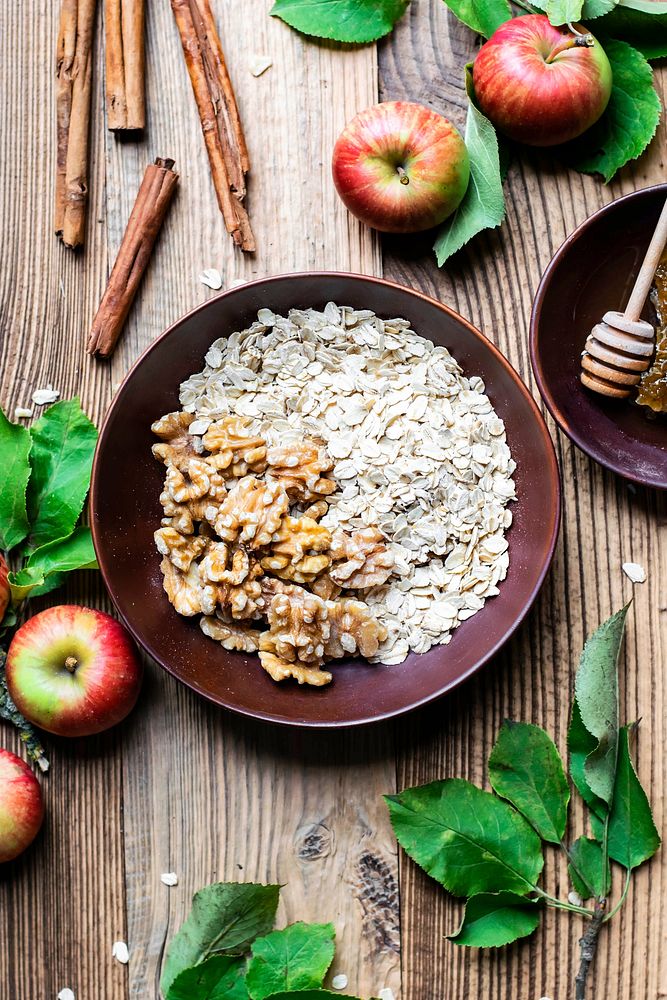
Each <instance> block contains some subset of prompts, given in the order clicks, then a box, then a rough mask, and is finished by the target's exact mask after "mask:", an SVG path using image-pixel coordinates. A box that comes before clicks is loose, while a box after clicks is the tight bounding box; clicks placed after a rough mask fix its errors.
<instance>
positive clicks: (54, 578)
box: [0, 399, 97, 605]
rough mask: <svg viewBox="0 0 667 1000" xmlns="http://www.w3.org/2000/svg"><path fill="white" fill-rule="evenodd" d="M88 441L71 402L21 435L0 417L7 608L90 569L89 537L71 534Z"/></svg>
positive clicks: (90, 427)
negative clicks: (8, 559) (8, 557)
mask: <svg viewBox="0 0 667 1000" xmlns="http://www.w3.org/2000/svg"><path fill="white" fill-rule="evenodd" d="M96 441H97V430H96V429H95V426H94V424H92V423H91V421H90V420H89V419H88V417H87V416H86V415H85V413H84V412H83V411H82V409H81V406H80V403H79V400H78V399H71V400H62V401H61V402H59V403H56V404H55V405H54V406H51V407H49V409H48V410H47V411H46V412H45V413H44V415H43V416H42V417H41V418H40V419H39V420H38V421H36V423H34V424H33V426H32V427H30V428H29V429H28V428H27V427H24V426H22V425H20V424H13V423H11V422H10V421H9V420H8V419H7V417H6V416H5V414H4V413H3V412H2V410H0V465H1V466H2V468H3V470H4V476H3V478H2V482H0V549H3V550H5V551H7V552H10V554H12V555H13V557H14V560H15V561H16V562H17V563H19V564H20V568H19V569H17V570H15V571H14V572H13V573H11V574H10V576H9V582H10V586H11V590H12V599H13V603H14V604H15V605H16V604H18V603H20V602H21V601H23V600H25V598H27V597H29V596H30V595H33V596H37V595H39V594H46V593H49V591H51V590H53V589H55V587H57V586H60V584H61V583H62V582H63V579H64V575H65V574H66V573H69V572H71V571H72V570H76V569H92V568H95V567H96V566H97V563H96V561H95V553H94V550H93V545H92V540H91V536H90V529H89V528H87V527H82V526H80V525H79V526H77V523H78V520H79V517H80V515H81V512H82V510H83V505H84V503H85V500H86V496H87V494H88V488H89V486H90V472H91V467H92V461H93V452H94V450H95V444H96Z"/></svg>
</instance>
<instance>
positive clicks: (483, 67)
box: [473, 14, 611, 146]
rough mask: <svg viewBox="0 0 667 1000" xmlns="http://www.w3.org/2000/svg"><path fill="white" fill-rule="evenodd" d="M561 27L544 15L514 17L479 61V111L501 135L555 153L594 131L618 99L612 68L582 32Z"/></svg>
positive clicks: (485, 47)
mask: <svg viewBox="0 0 667 1000" xmlns="http://www.w3.org/2000/svg"><path fill="white" fill-rule="evenodd" d="M575 28H576V31H577V32H581V34H576V33H575V32H573V31H571V30H570V28H568V27H560V28H554V26H553V25H552V24H550V23H549V19H548V18H547V17H544V15H543V14H527V15H526V16H525V17H515V18H512V19H511V20H509V21H506V22H505V23H504V24H501V25H500V27H499V28H498V29H497V30H496V31H495V32H494V34H493V35H492V36H491V38H490V39H489V40H488V42H486V43H485V44H484V45H483V46H482V47H481V49H480V50H479V54H478V56H477V58H476V59H475V63H474V66H473V84H474V87H475V98H476V101H477V104H478V106H479V108H480V110H481V111H482V112H483V113H484V114H485V115H486V117H487V118H489V120H490V121H492V122H493V124H494V125H496V126H497V127H498V128H499V129H500V131H501V132H504V133H505V135H507V136H509V137H510V139H514V140H516V142H524V143H527V144H528V145H529V146H555V145H557V144H558V143H561V142H568V141H569V140H570V139H575V138H576V137H577V136H578V135H581V133H582V132H585V131H586V129H587V128H590V127H591V125H593V124H594V123H595V122H596V121H597V120H598V118H599V117H600V115H601V114H602V113H603V111H604V109H605V108H606V107H607V103H608V101H609V96H610V94H611V66H610V65H609V60H608V59H607V56H606V54H605V51H604V49H603V48H602V46H601V45H600V43H599V42H598V41H597V40H596V39H595V38H593V36H592V35H591V34H589V33H588V32H586V31H585V29H584V28H582V27H581V26H580V25H575Z"/></svg>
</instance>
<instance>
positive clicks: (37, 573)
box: [9, 525, 97, 603]
mask: <svg viewBox="0 0 667 1000" xmlns="http://www.w3.org/2000/svg"><path fill="white" fill-rule="evenodd" d="M96 568H97V560H96V558H95V549H94V548H93V540H92V537H91V534H90V528H87V527H84V526H83V525H79V527H78V528H75V529H74V531H73V532H72V534H71V535H68V536H67V538H59V539H58V540H57V541H55V542H48V543H47V544H46V545H42V546H41V547H40V548H38V549H35V551H34V552H33V553H32V555H31V556H30V558H29V559H28V562H27V564H26V565H25V566H24V568H23V569H21V570H19V571H18V573H10V574H9V586H10V588H11V591H12V600H13V601H14V602H15V603H19V602H20V601H24V600H25V599H26V598H27V597H30V596H37V595H38V594H48V593H50V591H51V590H54V589H55V588H56V587H58V586H60V584H61V583H62V582H63V574H64V573H70V572H72V571H73V570H75V569H96Z"/></svg>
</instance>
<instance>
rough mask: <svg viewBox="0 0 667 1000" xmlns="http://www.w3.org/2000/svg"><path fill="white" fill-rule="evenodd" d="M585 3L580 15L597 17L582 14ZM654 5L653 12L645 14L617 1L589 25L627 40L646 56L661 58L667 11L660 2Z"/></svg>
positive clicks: (666, 46)
mask: <svg viewBox="0 0 667 1000" xmlns="http://www.w3.org/2000/svg"><path fill="white" fill-rule="evenodd" d="M588 2H590V0H587V4H588ZM587 4H586V5H584V17H598V16H599V15H597V14H593V13H588V14H587V13H586V11H587ZM655 7H656V11H655V13H646V12H645V11H641V10H636V9H634V8H631V7H628V6H626V5H625V4H623V3H619V4H618V5H617V6H612V7H611V9H610V11H609V13H606V14H605V16H604V17H603V18H601V19H600V20H598V21H596V22H595V24H594V25H591V26H590V27H591V28H592V29H593V30H594V31H601V32H604V34H605V35H609V36H610V37H611V38H620V39H622V40H623V41H624V42H628V44H630V45H632V46H633V47H634V48H635V49H638V50H639V52H641V53H642V55H643V56H644V58H646V59H661V58H662V57H663V56H667V13H665V12H664V11H663V7H664V4H658V3H656V4H655ZM657 8H659V9H657Z"/></svg>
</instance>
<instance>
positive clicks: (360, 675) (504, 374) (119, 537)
mask: <svg viewBox="0 0 667 1000" xmlns="http://www.w3.org/2000/svg"><path fill="white" fill-rule="evenodd" d="M328 301H334V302H337V303H339V304H341V305H342V304H345V305H347V304H349V305H352V306H354V307H356V308H368V309H372V310H373V311H374V312H376V313H377V314H378V315H380V316H385V317H392V316H404V317H405V318H406V319H408V320H410V322H411V323H412V326H413V328H414V330H415V331H416V332H417V333H419V334H421V335H423V336H424V337H427V338H429V339H431V340H433V341H434V342H435V343H436V344H442V345H444V346H445V347H447V348H449V349H450V350H451V352H452V354H453V355H454V357H455V358H456V359H457V360H458V361H459V362H460V364H461V365H462V367H463V369H464V371H465V372H466V373H468V374H471V375H472V374H478V375H481V376H482V378H483V379H484V381H485V383H486V386H487V391H488V394H489V396H490V398H491V401H492V403H493V405H494V407H495V409H496V411H497V413H498V414H499V416H500V417H502V419H503V420H504V421H505V425H506V430H507V439H508V443H509V446H510V448H511V450H512V454H513V457H514V459H515V461H516V463H517V471H516V473H515V482H516V489H517V494H518V498H519V499H518V500H517V501H516V502H515V503H513V504H512V505H511V506H512V512H513V515H514V524H513V526H512V528H511V529H510V531H509V534H508V539H509V545H510V548H509V552H510V566H509V573H508V576H507V579H506V580H505V581H504V583H502V584H501V585H500V594H499V596H497V597H494V598H492V599H490V600H489V601H488V602H487V603H486V605H485V607H484V608H483V609H482V610H481V611H480V612H478V613H477V614H476V615H475V616H474V617H473V618H471V619H470V620H469V621H467V622H464V623H463V624H462V625H461V626H460V627H459V628H458V629H456V631H455V632H454V634H453V637H452V641H451V642H450V643H449V645H447V646H434V647H433V648H432V649H431V650H429V652H427V653H424V654H422V655H416V654H412V655H410V656H409V657H408V659H407V660H406V661H405V662H404V663H402V664H400V665H399V666H372V665H370V664H368V663H365V662H362V661H358V660H356V661H353V660H349V661H338V662H337V664H336V667H335V671H334V680H333V683H332V684H331V685H330V686H329V687H327V688H318V689H313V688H305V687H298V686H297V685H296V684H294V683H293V682H291V681H288V682H284V683H282V684H276V683H275V682H274V681H272V680H271V679H270V677H269V676H268V675H267V674H266V673H265V672H264V671H263V670H262V669H261V667H260V665H259V662H258V660H257V657H256V656H253V655H251V656H248V655H243V654H240V653H230V652H226V651H225V650H224V649H222V647H220V646H219V645H218V644H216V643H214V642H212V641H211V640H210V639H208V638H207V637H206V636H204V635H203V634H202V632H201V630H200V628H199V626H198V624H197V622H196V621H193V620H192V619H186V618H183V617H181V616H180V615H178V614H177V613H176V611H175V610H174V608H173V607H172V606H171V605H170V604H169V602H168V600H167V598H166V596H165V594H164V591H163V589H162V575H161V573H160V569H159V564H160V557H159V555H158V553H157V552H156V550H155V545H154V542H153V531H154V530H155V528H156V527H157V526H158V525H159V524H160V518H161V516H162V510H161V507H160V503H159V494H160V491H161V489H162V480H163V478H164V470H163V469H162V467H161V466H160V465H159V464H158V463H157V462H156V461H155V460H154V459H153V456H152V454H151V445H152V444H153V442H154V438H153V435H152V434H151V430H150V426H151V423H152V422H153V421H154V420H156V419H157V418H158V417H160V416H161V415H162V414H163V413H166V412H168V411H169V410H175V409H177V408H178V405H179V404H178V391H179V386H180V383H181V382H182V381H183V380H184V379H185V378H187V377H188V376H189V375H191V374H192V373H193V372H197V371H199V370H200V369H201V368H202V364H203V357H204V354H205V353H206V351H207V350H208V348H209V346H210V344H211V343H212V342H213V341H214V340H215V339H216V338H218V337H220V336H225V335H229V334H231V333H232V332H233V331H235V330H241V329H243V328H244V327H246V326H248V325H249V324H250V323H251V322H252V320H253V319H254V318H255V316H256V313H257V310H258V309H259V308H261V307H265V306H266V307H269V308H271V309H273V310H275V311H276V312H286V311H287V310H289V309H290V308H294V307H301V308H306V307H309V306H313V307H315V308H323V307H324V305H325V304H326V303H327V302H328ZM559 520H560V482H559V477H558V468H557V465H556V456H555V453H554V448H553V444H552V442H551V439H550V437H549V433H548V431H547V428H546V425H545V423H544V421H543V419H542V417H541V415H540V413H539V411H538V409H537V407H536V406H535V403H534V401H533V399H532V398H531V396H530V394H529V393H528V390H527V389H526V387H525V386H524V385H523V383H522V382H521V380H520V379H519V377H518V375H517V374H516V372H515V371H514V370H513V369H512V368H511V367H510V365H509V364H508V362H507V361H506V360H505V358H504V357H503V356H502V354H500V353H499V351H498V350H497V349H496V348H495V347H494V346H493V344H491V343H490V342H489V341H488V340H487V339H486V338H485V337H483V336H482V334H481V333H479V332H478V331H477V330H475V328H474V327H472V326H471V325H470V324H469V323H467V322H466V321H465V320H464V319H462V318H461V317H460V316H458V315H457V314H456V313H454V312H452V310H451V309H448V308H447V306H444V305H442V304H441V303H439V302H436V301H435V300H433V299H430V298H428V297H427V296H425V295H421V294H419V293H417V292H413V291H410V290H409V289H407V288H402V287H400V286H399V285H395V284H392V283H390V282H387V281H381V280H379V279H375V278H367V277H363V276H361V275H354V274H338V273H310V274H288V275H283V276H280V277H276V278H268V279H266V280H261V281H254V282H250V283H248V284H246V285H243V286H241V287H239V288H234V289H233V290H230V291H228V292H225V293H223V294H221V295H218V296H217V297H216V298H213V299H210V300H209V301H208V302H206V303H205V304H204V305H201V306H199V307H198V308H197V309H195V310H193V311H192V312H191V313H189V314H188V315H187V316H185V317H183V318H182V319H180V320H179V321H178V322H177V323H175V324H174V325H173V326H172V327H170V328H169V329H168V330H167V331H166V332H165V333H163V334H162V336H161V337H159V338H158V339H157V340H156V341H155V342H154V343H153V344H151V346H150V347H149V348H148V350H147V351H145V353H144V354H143V355H142V356H141V358H139V360H138V361H137V363H136V364H135V366H134V368H132V370H131V371H130V373H129V375H128V376H127V378H126V379H125V381H124V382H123V384H122V386H121V388H120V390H119V391H118V393H117V394H116V396H115V398H114V400H113V403H112V404H111V407H110V409H109V412H108V413H107V416H106V420H105V422H104V426H103V428H102V431H101V434H100V440H99V444H98V447H97V452H96V455H95V462H94V468H93V477H92V488H91V522H92V530H93V539H94V542H95V549H96V552H97V557H98V560H99V564H100V569H101V571H102V575H103V577H104V582H105V583H106V586H107V588H108V590H109V593H110V595H111V597H112V599H113V601H114V604H115V605H116V608H117V609H118V612H119V613H120V615H121V617H122V618H123V619H124V621H125V622H126V623H127V625H128V627H129V628H130V630H131V631H132V633H133V634H134V636H135V638H136V639H137V640H138V642H139V643H141V645H142V646H143V647H144V648H145V649H146V651H147V652H148V653H149V654H150V655H151V656H152V657H153V658H154V659H155V660H157V662H158V663H159V664H161V666H163V667H164V668H165V670H168V671H169V673H171V674H173V675H174V676H175V677H177V678H178V679H179V680H180V681H182V682H183V683H184V684H187V685H188V686H189V687H191V688H192V689H193V690H194V691H197V692H198V693H199V694H202V695H204V697H206V698H209V699H210V700H211V701H213V702H215V703H216V704H218V705H223V706H225V707H226V708H230V709H233V710H234V711H237V712H240V713H243V714H245V715H250V716H253V717H255V718H259V719H266V720H270V721H272V722H280V723H285V724H289V725H297V726H314V727H317V726H333V727H336V726H353V725H359V724H362V723H367V722H372V721H376V720H379V719H386V718H389V717H391V716H395V715H398V714H400V713H402V712H406V711H408V710H410V709H413V708H416V707H417V706H419V705H423V704H425V703H426V702H428V701H431V700H432V699H434V698H437V697H438V696H440V695H442V694H444V693H445V692H446V691H449V690H450V689H451V688H452V687H454V686H455V685H456V684H459V683H460V682H461V681H463V680H464V679H465V678H467V677H469V676H470V675H471V674H472V673H474V671H476V670H478V669H479V668H480V667H481V666H482V665H483V664H484V663H486V662H487V660H489V659H490V658H491V657H492V656H493V655H494V653H496V652H497V651H498V650H499V649H500V647H501V646H502V645H503V643H504V642H506V640H507V639H508V638H509V636H510V635H511V634H512V633H513V632H514V631H515V629H516V628H517V627H518V625H519V624H520V623H521V621H522V620H523V619H524V617H525V616H526V614H527V613H528V610H529V609H530V607H531V605H532V604H533V601H534V600H535V598H536V596H537V593H538V591H539V589H540V587H541V585H542V581H543V580H544V577H545V575H546V572H547V570H548V568H549V565H550V563H551V559H552V556H553V552H554V547H555V544H556V537H557V534H558V526H559Z"/></svg>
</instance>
